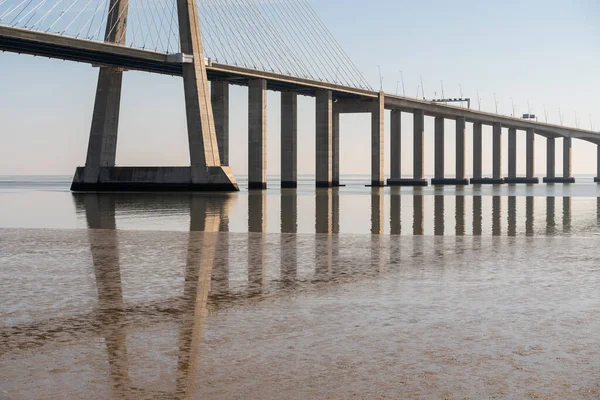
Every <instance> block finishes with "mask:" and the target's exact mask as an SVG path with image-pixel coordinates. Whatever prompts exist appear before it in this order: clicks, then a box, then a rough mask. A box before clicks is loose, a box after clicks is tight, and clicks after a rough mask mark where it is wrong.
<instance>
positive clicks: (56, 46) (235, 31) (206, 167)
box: [0, 0, 600, 190]
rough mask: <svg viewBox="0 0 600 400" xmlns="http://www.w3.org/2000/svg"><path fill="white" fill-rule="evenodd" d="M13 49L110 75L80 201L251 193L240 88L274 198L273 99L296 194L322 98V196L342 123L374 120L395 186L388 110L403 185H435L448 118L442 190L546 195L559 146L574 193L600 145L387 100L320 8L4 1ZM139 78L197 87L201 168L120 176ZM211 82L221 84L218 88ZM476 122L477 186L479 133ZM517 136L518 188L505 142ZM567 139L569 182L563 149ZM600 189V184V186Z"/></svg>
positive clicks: (4, 27)
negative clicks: (124, 122) (300, 147)
mask: <svg viewBox="0 0 600 400" xmlns="http://www.w3.org/2000/svg"><path fill="white" fill-rule="evenodd" d="M0 50H4V51H11V52H16V53H24V54H32V55H38V56H45V57H50V58H58V59H65V60H71V61H75V62H83V63H90V64H93V65H97V66H99V67H100V72H99V79H98V87H97V92H96V101H95V105H94V113H93V117H92V124H91V125H92V126H91V131H90V141H89V146H88V153H87V158H86V166H85V167H80V168H78V169H77V171H76V174H75V178H74V182H73V186H72V189H73V190H237V188H238V186H237V183H236V180H235V177H234V175H233V173H232V172H231V171H230V169H229V167H228V165H229V85H231V84H234V85H245V86H248V96H249V110H248V122H249V124H248V130H249V131H248V175H249V187H250V188H265V187H266V112H267V110H266V91H267V90H275V91H280V92H281V93H282V95H281V118H282V121H281V152H282V154H281V160H282V161H281V163H282V165H281V179H282V186H287V187H295V186H296V183H297V175H296V165H297V146H296V143H297V126H298V116H297V96H298V95H307V96H314V97H315V98H316V122H315V123H316V128H317V129H316V184H317V186H326V187H330V186H336V185H339V118H340V114H342V113H370V114H371V119H372V124H371V125H372V128H371V144H372V146H371V159H372V163H371V175H372V179H371V184H372V185H376V186H380V185H384V184H385V177H384V173H383V171H384V135H385V131H386V130H385V127H384V122H383V121H384V118H383V117H384V111H385V110H386V109H389V110H391V124H390V125H391V126H390V137H391V140H390V143H391V148H390V153H389V154H390V164H391V168H390V170H391V176H390V177H389V179H388V180H387V183H388V184H390V185H426V184H427V181H426V180H425V179H424V175H423V171H424V165H423V163H424V162H423V160H424V143H423V141H424V135H423V133H424V119H425V117H426V116H431V117H434V118H435V135H434V137H435V179H434V180H432V183H434V184H468V183H469V182H471V183H494V184H499V183H503V182H512V183H536V182H537V178H535V176H534V171H533V166H534V159H535V154H534V146H533V144H534V140H535V137H536V135H539V136H543V137H545V138H546V140H547V174H546V178H544V181H547V182H573V181H574V179H573V178H572V176H571V158H572V155H571V143H572V139H573V138H578V139H582V140H585V141H588V142H591V143H593V144H596V145H599V146H598V148H599V150H598V156H599V157H598V158H599V163H598V177H600V133H597V132H592V131H588V130H584V129H579V128H572V127H564V126H558V125H552V124H545V123H538V122H533V121H529V120H523V119H519V118H513V117H507V116H502V115H497V114H492V113H486V112H481V111H475V110H470V109H465V108H462V107H453V106H449V105H445V104H440V103H437V102H431V101H427V100H418V99H411V98H406V97H402V96H396V95H390V94H387V93H383V92H377V91H374V90H373V89H372V88H371V87H370V86H369V84H368V82H366V80H365V79H364V77H363V75H362V74H361V73H360V71H359V70H358V68H357V67H356V66H355V65H354V64H353V63H352V61H351V60H350V58H349V57H348V55H347V54H346V53H345V52H344V50H343V49H342V47H341V46H340V45H339V43H338V42H337V41H336V40H335V38H334V37H333V35H332V34H331V32H330V31H329V30H328V29H327V27H326V26H325V25H324V24H323V22H322V21H321V20H320V18H319V17H318V15H317V14H316V13H315V11H314V10H313V9H312V7H311V6H310V5H309V4H308V2H307V1H306V0H283V1H270V0H264V1H263V0H198V1H194V0H189V1H188V0H148V1H144V2H142V1H140V0H0ZM126 70H140V71H147V72H153V73H161V74H170V75H179V76H182V77H183V81H184V91H185V102H186V117H187V122H188V125H187V128H188V138H189V147H190V160H191V166H190V167H187V168H182V167H116V166H115V155H116V143H117V140H116V139H117V133H118V120H119V106H120V94H121V82H122V76H123V72H124V71H126ZM209 81H210V82H211V85H210V87H209V84H208V83H209ZM403 113H411V114H412V118H413V120H414V123H413V127H414V128H413V147H414V148H413V151H414V153H413V178H412V179H402V178H401V176H402V173H401V170H400V137H401V134H402V132H401V124H400V120H401V118H402V114H403ZM444 119H454V120H456V128H457V129H456V175H455V178H452V179H447V178H445V171H444V140H443V138H444ZM467 123H473V177H472V178H471V179H470V180H468V179H467V177H466V173H465V147H466V143H465V130H466V124H467ZM482 125H491V126H492V127H493V157H492V158H493V160H492V161H493V174H492V176H491V177H484V176H482V161H483V160H482ZM506 129H507V130H508V177H503V176H501V173H502V162H503V157H502V135H503V130H506ZM517 131H524V132H526V135H527V145H526V149H525V155H526V160H527V173H526V176H523V177H519V176H517V174H516V160H517V139H516V138H517ZM557 138H562V139H563V171H562V172H563V174H562V176H559V177H557V176H556V174H555V140H556V139H557ZM596 180H597V181H598V180H599V179H598V178H596Z"/></svg>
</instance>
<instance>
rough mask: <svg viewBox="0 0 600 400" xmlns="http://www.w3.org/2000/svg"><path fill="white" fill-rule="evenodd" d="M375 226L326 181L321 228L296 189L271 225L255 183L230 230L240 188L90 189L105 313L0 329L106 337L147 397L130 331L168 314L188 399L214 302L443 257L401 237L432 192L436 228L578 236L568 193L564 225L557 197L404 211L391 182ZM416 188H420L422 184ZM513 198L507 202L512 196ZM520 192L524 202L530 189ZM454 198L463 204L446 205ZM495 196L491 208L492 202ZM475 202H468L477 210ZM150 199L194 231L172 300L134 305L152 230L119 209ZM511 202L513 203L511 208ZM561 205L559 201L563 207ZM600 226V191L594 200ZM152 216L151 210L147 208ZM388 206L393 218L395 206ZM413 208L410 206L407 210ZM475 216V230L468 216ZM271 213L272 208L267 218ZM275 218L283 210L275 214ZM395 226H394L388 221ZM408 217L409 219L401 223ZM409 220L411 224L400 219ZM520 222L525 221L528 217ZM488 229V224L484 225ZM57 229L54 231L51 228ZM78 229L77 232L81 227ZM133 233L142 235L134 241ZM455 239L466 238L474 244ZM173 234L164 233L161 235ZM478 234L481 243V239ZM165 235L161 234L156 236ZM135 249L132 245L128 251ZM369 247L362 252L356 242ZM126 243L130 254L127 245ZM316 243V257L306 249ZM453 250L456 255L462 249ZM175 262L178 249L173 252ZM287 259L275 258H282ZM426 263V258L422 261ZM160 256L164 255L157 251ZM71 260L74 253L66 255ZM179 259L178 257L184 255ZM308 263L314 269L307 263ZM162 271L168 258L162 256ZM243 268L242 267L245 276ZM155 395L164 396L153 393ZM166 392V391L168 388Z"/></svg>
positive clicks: (418, 198)
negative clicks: (352, 218)
mask: <svg viewBox="0 0 600 400" xmlns="http://www.w3.org/2000/svg"><path fill="white" fill-rule="evenodd" d="M371 190H372V197H371V217H370V224H371V226H370V230H371V233H372V235H337V233H338V232H339V230H340V226H339V223H340V220H343V218H340V206H339V203H340V201H339V200H340V199H339V193H338V190H337V189H319V190H317V191H316V193H315V205H316V214H315V220H314V229H315V232H316V235H296V232H297V224H298V210H297V193H296V191H294V190H289V191H283V193H282V195H281V213H280V215H279V218H280V230H281V234H273V235H271V234H267V233H266V219H267V217H268V216H269V215H268V210H267V207H266V194H265V192H264V191H255V192H251V193H250V194H249V198H248V210H247V211H248V231H249V232H248V233H242V234H236V233H229V234H227V233H223V234H220V233H218V232H227V231H228V230H229V218H228V215H229V210H230V208H231V206H232V203H233V202H235V201H236V199H237V196H230V195H227V194H222V195H221V196H211V197H208V196H202V195H160V194H154V195H151V194H140V195H135V196H133V195H127V194H118V195H114V194H113V195H111V194H99V195H97V194H81V195H75V197H74V199H75V202H76V206H77V209H78V210H79V212H80V213H81V214H83V215H85V219H86V221H87V225H88V228H89V230H88V240H89V245H90V250H91V255H92V262H93V266H94V269H93V270H94V277H95V283H96V288H97V306H96V310H95V311H93V312H92V313H90V314H86V315H78V316H73V317H65V318H61V319H52V320H48V321H44V320H42V321H39V320H37V321H34V322H33V323H28V324H25V325H18V326H14V327H4V328H1V329H0V338H2V340H3V342H4V343H5V344H7V346H6V347H5V348H4V351H5V352H11V351H14V350H15V349H20V350H19V351H22V350H23V349H28V348H44V347H46V346H48V345H50V344H52V343H58V342H60V341H61V340H64V337H65V335H66V336H68V337H70V338H72V339H73V340H75V339H85V340H86V342H93V341H90V340H88V339H89V338H95V337H102V338H104V345H105V347H106V357H107V360H108V365H109V366H110V370H109V371H108V372H107V373H108V375H109V376H110V378H111V387H112V390H113V391H114V395H115V396H125V397H127V395H134V394H135V395H142V394H143V390H142V389H140V388H139V387H135V385H134V384H133V383H132V382H133V381H134V380H133V379H132V375H131V374H132V371H130V368H132V367H131V366H130V364H132V362H131V361H130V356H129V355H130V351H129V350H128V346H127V337H128V334H129V333H130V332H132V331H134V330H135V329H136V328H140V327H144V328H145V329H146V328H151V327H152V326H153V325H155V324H156V323H157V322H164V321H168V322H169V323H174V324H176V326H177V327H178V339H177V343H176V347H177V349H178V350H177V369H176V373H175V375H176V377H175V382H176V385H175V387H176V388H175V394H174V396H175V397H177V398H178V397H186V396H189V395H190V393H193V392H194V378H195V377H196V375H195V374H196V369H197V368H198V362H199V357H200V343H201V342H202V338H203V327H204V324H205V319H204V317H205V316H206V314H207V312H208V311H209V310H210V309H211V308H223V307H229V306H234V307H235V306H236V304H245V303H246V302H249V301H256V300H260V299H261V298H268V297H271V296H274V295H275V296H276V295H277V294H278V293H282V292H283V293H286V292H289V291H299V290H303V289H304V288H307V287H311V286H313V285H318V284H335V283H339V282H345V281H346V280H351V281H354V280H356V278H357V277H361V276H373V275H377V274H380V273H383V272H385V271H387V270H393V269H398V268H407V267H410V266H412V265H413V263H415V262H416V261H415V259H414V257H413V256H414V254H416V253H419V254H427V253H431V254H432V256H434V257H437V258H436V262H440V258H439V257H441V256H443V253H444V249H443V247H436V248H435V249H434V248H428V247H425V246H424V244H423V242H422V241H420V240H418V239H419V238H416V237H415V238H413V239H410V238H401V237H400V236H398V235H400V234H403V233H404V232H403V231H404V230H407V229H406V227H409V229H408V230H409V232H407V233H409V234H413V235H416V236H420V235H423V234H424V232H425V224H426V222H427V221H428V220H429V219H428V218H425V215H426V208H427V202H428V201H429V200H428V199H433V210H434V213H433V231H434V234H435V235H445V234H446V235H448V234H450V235H453V234H454V235H456V236H463V235H467V234H469V233H470V232H472V234H473V235H474V236H480V235H492V236H505V235H506V236H515V235H520V234H524V235H526V236H535V235H536V234H537V233H538V232H539V231H536V228H535V223H534V221H535V219H536V218H538V219H540V220H542V221H544V224H542V225H545V226H546V230H545V231H544V232H541V233H542V235H553V234H555V233H559V227H558V226H559V225H560V233H563V234H564V233H567V234H568V233H569V232H570V230H571V229H572V226H571V211H572V209H571V199H570V198H568V197H565V198H563V199H562V200H558V201H559V204H560V203H562V212H560V211H559V213H560V214H561V215H562V218H561V219H562V222H560V221H558V222H557V221H556V220H557V218H556V215H557V210H556V209H557V205H556V204H555V203H556V201H557V200H556V199H555V198H553V197H548V198H544V199H541V200H542V201H544V202H545V203H546V205H545V210H544V214H543V215H538V214H536V213H535V210H534V204H535V201H534V200H535V198H534V197H525V198H524V201H525V211H526V215H527V218H526V219H524V220H522V219H520V218H518V215H519V214H520V212H521V211H522V210H521V211H518V210H517V200H518V199H519V198H517V197H507V198H506V197H500V196H494V197H492V196H483V197H482V196H473V197H464V196H457V197H450V196H422V195H418V194H417V195H415V196H411V197H407V196H404V197H405V198H406V199H409V200H410V202H411V203H412V205H411V207H410V208H409V209H408V210H405V211H408V213H407V214H408V215H411V217H410V218H408V220H407V221H403V220H402V216H401V215H402V213H401V211H402V210H401V207H402V206H401V204H402V201H401V200H402V196H401V195H400V190H399V189H398V188H393V189H392V193H391V195H390V203H389V210H385V209H384V207H385V204H384V202H383V199H384V196H383V189H382V188H372V189H371ZM417 190H418V189H417ZM504 199H506V201H504ZM521 199H523V198H522V197H521ZM452 200H454V201H453V202H454V206H453V207H448V204H449V203H450V204H451V203H452ZM487 200H491V206H492V209H491V213H487V212H484V210H487V209H488V207H487V204H485V202H487ZM469 204H470V209H469ZM151 205H155V206H157V205H158V206H160V207H161V208H163V209H164V208H171V209H177V210H181V209H182V208H189V213H190V232H189V235H185V234H183V235H180V236H177V237H170V238H169V239H168V241H169V242H171V241H172V240H174V239H175V240H177V238H182V239H183V240H185V241H186V242H185V244H184V247H185V248H186V257H185V263H183V264H184V273H183V276H184V280H183V290H182V291H180V293H179V294H177V295H176V296H174V297H170V298H167V299H163V300H160V301H158V300H155V301H151V302H147V301H142V302H141V303H140V300H136V301H134V302H127V301H126V300H125V296H124V290H123V284H124V282H123V281H124V280H126V278H124V276H126V275H127V274H126V273H125V274H124V271H126V270H127V261H126V259H127V257H133V258H134V259H135V260H137V262H139V261H140V260H142V259H144V257H145V254H146V251H147V250H148V248H149V247H148V246H150V247H152V246H153V243H148V242H147V240H146V239H145V238H146V236H145V234H146V233H145V232H139V233H135V234H134V235H131V236H129V237H127V236H123V235H122V232H123V231H118V230H116V228H117V226H118V218H117V216H116V215H117V214H119V213H122V212H127V211H130V210H147V212H148V213H150V214H152V213H153V210H152V209H151V207H150V206H151ZM504 205H506V209H503V207H504ZM558 207H559V208H560V206H558ZM597 210H598V213H597V215H598V220H594V221H590V223H593V224H594V225H597V226H600V199H598V201H597ZM141 212H142V213H143V211H141ZM388 213H389V217H386V214H388ZM405 215H406V214H405ZM469 216H470V219H471V221H472V226H471V227H469V224H468V223H467V220H468V219H469ZM270 217H272V215H271V216H270ZM275 217H277V216H275ZM448 217H450V219H451V220H452V219H453V220H454V224H452V223H451V224H450V225H454V232H448V230H447V229H448V228H447V224H448ZM386 219H387V220H388V221H389V230H390V231H389V232H390V233H391V236H385V235H382V234H383V233H385V221H386ZM403 223H404V224H403ZM403 225H404V226H403ZM521 225H522V226H521ZM484 227H486V229H489V228H488V227H491V229H490V230H489V231H488V232H484V229H483V228H484ZM50 234H51V233H50ZM73 234H74V235H79V232H73ZM133 237H136V238H138V239H139V240H137V241H132V239H131V238H133ZM463 239H464V238H457V241H456V243H457V246H463V245H465V243H466V242H465V241H464V240H463ZM61 240H62V239H61ZM164 241H165V237H163V236H161V238H160V243H164ZM476 242H477V241H473V243H476ZM157 244H158V243H157ZM124 249H126V250H124ZM357 249H364V250H365V251H364V252H360V251H357ZM122 251H126V253H125V254H126V255H125V254H122V253H121V252H122ZM312 252H314V258H313V259H312V260H306V257H300V255H304V254H311V253H312ZM453 256H454V254H453ZM169 257H170V259H171V258H173V255H172V254H169ZM277 257H279V260H278V261H279V262H278V263H273V260H274V259H276V258H277ZM419 260H421V259H420V258H419ZM153 261H155V260H153ZM65 262H68V261H65ZM175 264H177V261H175ZM268 265H278V266H279V274H278V275H277V274H276V275H273V274H272V273H271V274H269V273H268ZM307 266H308V267H309V269H310V270H308V271H307ZM160 268H161V272H163V273H164V269H165V268H168V264H167V266H164V265H161V267H160ZM240 271H242V274H240ZM152 395H155V396H156V395H158V394H157V393H155V392H152ZM161 395H162V394H161Z"/></svg>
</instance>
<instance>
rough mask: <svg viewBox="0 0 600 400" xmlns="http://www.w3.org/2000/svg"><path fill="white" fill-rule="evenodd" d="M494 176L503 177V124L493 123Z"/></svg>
mask: <svg viewBox="0 0 600 400" xmlns="http://www.w3.org/2000/svg"><path fill="white" fill-rule="evenodd" d="M492 129H493V139H492V140H493V149H492V152H493V154H492V162H493V165H492V178H493V179H502V125H501V124H500V123H498V122H497V123H495V124H494V125H493V128H492Z"/></svg>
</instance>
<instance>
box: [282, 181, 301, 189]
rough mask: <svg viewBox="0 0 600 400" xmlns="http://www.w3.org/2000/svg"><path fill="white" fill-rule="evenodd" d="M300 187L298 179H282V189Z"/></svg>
mask: <svg viewBox="0 0 600 400" xmlns="http://www.w3.org/2000/svg"><path fill="white" fill-rule="evenodd" d="M297 187H298V182H297V181H281V188H282V189H296V188H297Z"/></svg>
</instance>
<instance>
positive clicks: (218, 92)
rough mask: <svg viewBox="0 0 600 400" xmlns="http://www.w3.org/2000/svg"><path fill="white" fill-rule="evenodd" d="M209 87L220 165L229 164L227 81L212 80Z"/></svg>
mask: <svg viewBox="0 0 600 400" xmlns="http://www.w3.org/2000/svg"><path fill="white" fill-rule="evenodd" d="M210 87H211V93H210V94H211V96H210V97H211V102H212V107H213V117H214V119H215V131H216V133H217V145H218V146H219V155H220V158H221V165H229V82H228V81H212V82H211V83H210Z"/></svg>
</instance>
